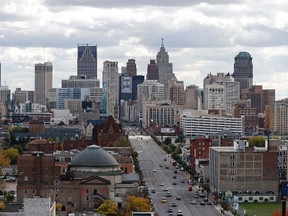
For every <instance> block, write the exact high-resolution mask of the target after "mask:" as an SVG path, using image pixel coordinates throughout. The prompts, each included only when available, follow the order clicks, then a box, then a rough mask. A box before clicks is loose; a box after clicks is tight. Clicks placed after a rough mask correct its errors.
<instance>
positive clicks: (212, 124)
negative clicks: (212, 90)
mask: <svg viewBox="0 0 288 216" xmlns="http://www.w3.org/2000/svg"><path fill="white" fill-rule="evenodd" d="M180 128H181V131H183V134H184V135H185V136H199V135H208V134H213V133H219V132H222V131H224V130H225V131H227V130H228V131H230V132H231V133H237V134H241V135H242V134H244V117H243V116H242V117H241V118H231V117H223V116H216V115H209V114H208V110H182V111H181V112H180Z"/></svg>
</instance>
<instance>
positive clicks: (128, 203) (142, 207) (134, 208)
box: [124, 196, 151, 216]
mask: <svg viewBox="0 0 288 216" xmlns="http://www.w3.org/2000/svg"><path fill="white" fill-rule="evenodd" d="M150 211H151V205H150V202H149V200H148V199H145V198H142V197H136V196H128V197H127V198H126V200H125V202H124V215H125V216H130V215H131V213H132V212H150Z"/></svg>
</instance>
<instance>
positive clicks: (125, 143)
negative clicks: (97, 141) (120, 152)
mask: <svg viewBox="0 0 288 216" xmlns="http://www.w3.org/2000/svg"><path fill="white" fill-rule="evenodd" d="M113 147H131V142H130V141H129V139H127V138H126V137H125V136H123V137H119V138H118V139H117V140H116V142H114V144H113Z"/></svg>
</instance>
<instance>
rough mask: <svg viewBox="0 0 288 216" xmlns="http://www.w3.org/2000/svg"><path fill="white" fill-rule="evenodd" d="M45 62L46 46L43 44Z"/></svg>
mask: <svg viewBox="0 0 288 216" xmlns="http://www.w3.org/2000/svg"><path fill="white" fill-rule="evenodd" d="M45 61H46V46H45V44H44V62H45Z"/></svg>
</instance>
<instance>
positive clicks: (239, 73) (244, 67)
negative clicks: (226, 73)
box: [232, 52, 253, 92]
mask: <svg viewBox="0 0 288 216" xmlns="http://www.w3.org/2000/svg"><path fill="white" fill-rule="evenodd" d="M234 59H235V62H234V73H233V75H232V76H233V77H234V80H235V81H236V82H239V83H240V92H241V91H242V89H250V88H251V87H252V85H253V63H252V57H251V55H250V54H249V53H248V52H239V54H238V55H237V56H236V57H235V58H234Z"/></svg>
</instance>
